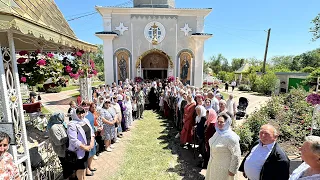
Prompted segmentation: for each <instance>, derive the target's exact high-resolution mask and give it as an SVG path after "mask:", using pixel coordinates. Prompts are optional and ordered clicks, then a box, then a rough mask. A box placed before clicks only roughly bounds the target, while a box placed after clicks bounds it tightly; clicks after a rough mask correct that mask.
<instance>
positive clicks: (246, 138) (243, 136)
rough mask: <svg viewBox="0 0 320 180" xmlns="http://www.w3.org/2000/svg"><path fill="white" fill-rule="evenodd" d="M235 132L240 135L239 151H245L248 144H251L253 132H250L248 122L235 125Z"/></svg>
mask: <svg viewBox="0 0 320 180" xmlns="http://www.w3.org/2000/svg"><path fill="white" fill-rule="evenodd" d="M235 133H237V134H238V135H239V137H240V148H241V152H246V151H249V150H250V145H251V144H252V140H253V139H252V137H253V135H254V134H253V132H251V130H250V127H249V125H248V124H244V125H242V126H239V127H236V129H235Z"/></svg>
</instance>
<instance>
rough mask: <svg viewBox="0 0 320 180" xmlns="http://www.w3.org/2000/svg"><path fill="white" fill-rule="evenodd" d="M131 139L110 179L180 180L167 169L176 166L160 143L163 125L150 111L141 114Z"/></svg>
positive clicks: (163, 131)
mask: <svg viewBox="0 0 320 180" xmlns="http://www.w3.org/2000/svg"><path fill="white" fill-rule="evenodd" d="M135 126H136V128H134V129H132V131H133V135H132V137H131V140H130V142H129V143H128V145H127V148H126V153H125V157H124V159H125V160H124V163H123V165H122V166H121V168H120V170H119V172H118V173H117V174H116V175H114V176H113V177H112V178H111V179H112V180H118V179H130V180H134V179H137V180H140V179H152V180H157V179H159V180H166V179H168V180H170V179H182V177H180V176H179V174H178V173H177V172H172V171H171V172H170V169H172V168H174V167H175V166H177V165H178V162H177V161H178V159H177V156H176V155H173V154H172V153H171V150H170V149H168V143H166V142H162V140H161V136H163V135H165V134H162V133H166V131H167V130H166V123H165V122H164V120H161V119H158V118H157V117H156V115H155V114H154V113H153V112H152V111H145V113H144V120H140V121H138V122H137V123H136V125H135Z"/></svg>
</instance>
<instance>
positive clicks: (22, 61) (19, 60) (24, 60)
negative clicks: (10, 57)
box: [17, 58, 27, 64]
mask: <svg viewBox="0 0 320 180" xmlns="http://www.w3.org/2000/svg"><path fill="white" fill-rule="evenodd" d="M26 60H27V58H19V59H18V60H17V62H18V63H19V64H22V63H24V62H26Z"/></svg>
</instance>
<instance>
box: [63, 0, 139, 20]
mask: <svg viewBox="0 0 320 180" xmlns="http://www.w3.org/2000/svg"><path fill="white" fill-rule="evenodd" d="M132 2H133V0H129V1H127V2H124V3H121V4H118V5H115V6H113V7H125V6H128V5H130V4H132ZM88 13H89V14H88ZM82 14H84V15H82ZM94 14H98V12H96V11H90V12H86V13H80V14H78V15H81V16H77V15H71V16H69V17H73V16H77V17H75V18H71V19H68V20H67V21H74V20H77V19H81V18H84V17H87V16H92V15H94Z"/></svg>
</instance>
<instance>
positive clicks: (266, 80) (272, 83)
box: [257, 72, 278, 95]
mask: <svg viewBox="0 0 320 180" xmlns="http://www.w3.org/2000/svg"><path fill="white" fill-rule="evenodd" d="M277 79H278V78H277V76H276V75H275V74H274V73H273V72H268V73H267V74H265V75H263V76H262V78H261V81H259V83H258V84H257V85H258V92H259V93H263V94H266V95H271V94H272V92H274V90H275V87H276V82H277Z"/></svg>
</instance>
